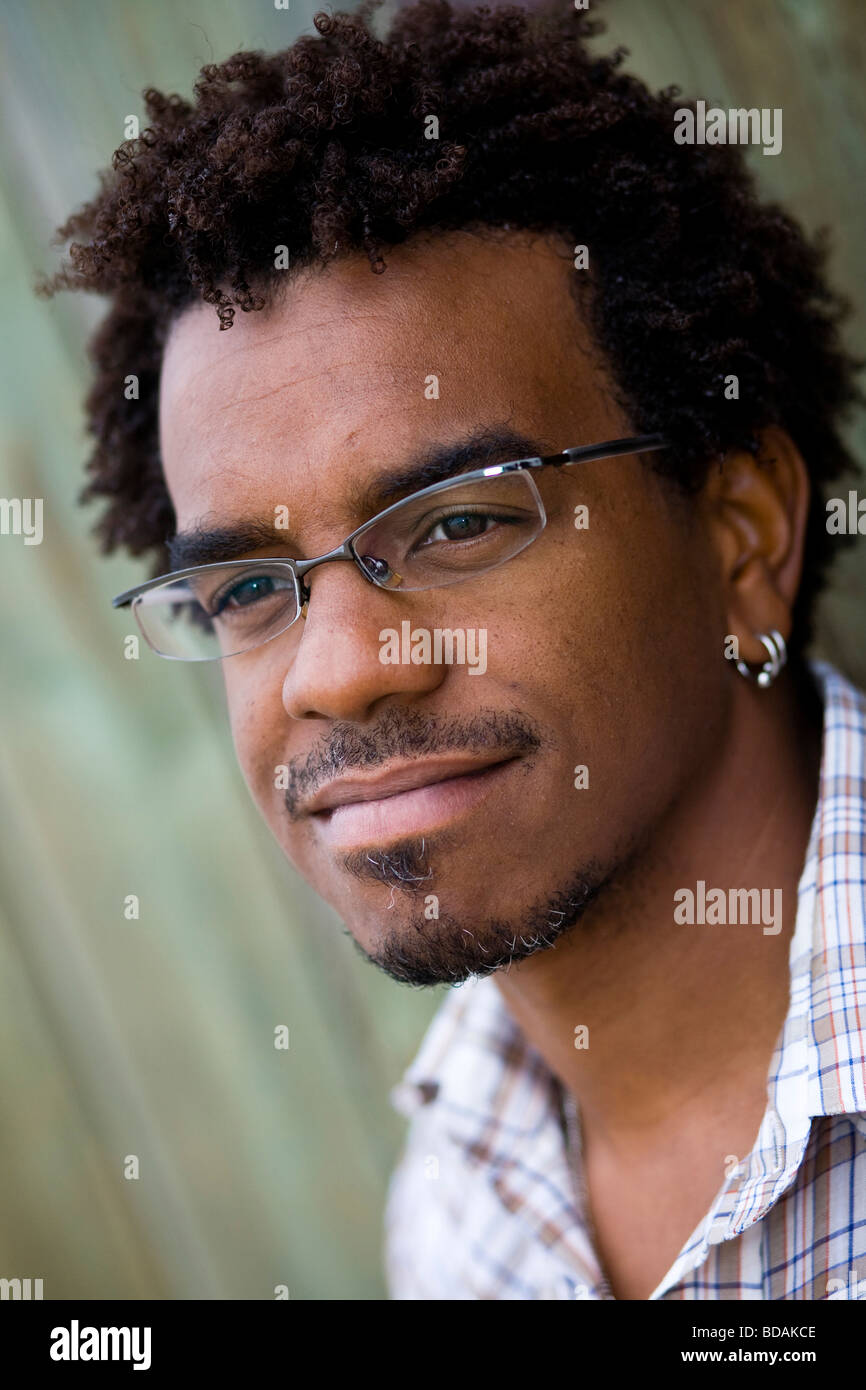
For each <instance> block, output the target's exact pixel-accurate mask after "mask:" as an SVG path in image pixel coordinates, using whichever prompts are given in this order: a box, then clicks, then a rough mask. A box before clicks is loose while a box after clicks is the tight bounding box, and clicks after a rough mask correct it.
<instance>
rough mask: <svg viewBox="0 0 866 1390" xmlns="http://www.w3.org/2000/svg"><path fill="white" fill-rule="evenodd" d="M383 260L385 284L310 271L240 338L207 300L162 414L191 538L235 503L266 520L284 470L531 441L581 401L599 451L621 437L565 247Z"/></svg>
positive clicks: (237, 511)
mask: <svg viewBox="0 0 866 1390" xmlns="http://www.w3.org/2000/svg"><path fill="white" fill-rule="evenodd" d="M386 258H387V263H388V264H387V269H386V270H385V272H384V273H383V274H381V275H374V274H373V273H372V272H371V270H370V266H369V262H368V261H367V259H366V257H355V258H351V259H346V260H345V261H340V262H334V263H333V264H332V265H330V266H329V267H327V268H325V269H324V270H318V269H317V270H315V271H310V272H307V271H302V272H301V273H300V274H299V275H298V276H297V277H296V278H295V279H294V280H291V281H287V283H286V286H285V288H284V289H282V290H281V292H280V293H279V294H278V295H277V296H276V297H275V298H274V300H273V301H272V302H270V303H269V304H268V307H266V308H265V309H264V310H262V311H253V312H252V313H248V314H244V313H242V312H240V311H238V312H237V313H236V315H235V321H234V324H233V326H232V328H231V329H230V330H228V331H226V332H220V331H219V327H218V322H217V317H216V313H215V311H214V309H213V308H212V306H210V305H196V306H195V307H194V308H191V309H189V310H187V311H186V312H185V314H184V315H183V316H182V317H181V319H180V320H179V321H178V323H177V324H176V325H175V327H174V329H173V332H172V334H171V336H170V338H169V342H168V344H167V347H166V353H165V359H164V366H163V376H162V389H161V411H160V433H161V443H162V454H163V464H164V468H165V473H166V479H167V482H168V486H169V490H170V492H171V494H172V499H173V501H174V503H175V509H176V511H177V512H178V523H179V526H180V527H181V528H183V526H184V525H185V524H188V523H189V521H190V520H191V519H199V518H201V517H202V516H203V515H205V514H208V513H211V514H212V513H213V512H214V511H215V512H220V513H222V512H224V511H225V509H226V505H227V502H228V494H229V492H230V493H231V512H232V514H233V516H235V517H237V516H239V515H241V514H244V513H246V512H247V510H248V509H249V507H250V506H251V505H252V504H253V502H254V501H255V502H256V503H257V504H258V508H257V509H258V510H260V509H261V503H262V496H261V491H262V489H261V483H262V480H263V479H267V478H268V477H269V475H270V477H271V478H276V477H280V476H285V478H286V480H287V482H288V481H290V480H291V479H292V478H295V479H296V478H297V473H298V470H299V469H300V470H302V471H304V470H309V478H310V480H311V481H312V480H313V479H315V481H316V482H317V483H319V484H320V485H322V486H325V487H327V485H328V478H327V476H326V474H328V473H333V476H334V477H336V476H337V474H338V473H342V477H343V480H344V481H347V480H348V479H347V473H349V472H350V473H352V474H356V473H357V472H358V471H359V470H360V471H362V472H363V471H366V469H367V467H368V466H369V468H370V469H375V468H381V466H382V464H383V463H390V462H391V461H393V462H394V464H395V466H397V467H399V465H400V462H401V461H402V459H403V458H408V457H409V455H410V454H414V453H417V450H418V446H419V444H424V443H425V442H429V443H430V444H433V443H434V442H436V440H437V439H442V440H445V439H448V438H453V437H455V436H456V435H457V434H465V433H467V432H468V431H471V430H472V429H473V428H474V427H475V426H476V425H477V424H480V423H482V422H487V421H490V420H494V419H495V420H515V419H516V418H518V417H519V423H520V427H521V428H522V429H523V430H524V432H525V431H526V426H527V424H528V423H530V421H529V419H528V417H529V416H531V415H532V414H533V411H534V412H535V413H536V419H535V420H534V421H532V422H531V423H532V424H533V431H532V432H534V433H536V434H542V435H544V437H546V438H556V437H557V436H558V435H559V433H560V430H559V429H558V428H557V420H556V415H557V412H558V411H560V410H561V409H562V403H563V401H564V400H567V399H568V398H569V396H571V397H572V398H573V399H575V400H576V399H578V398H582V400H583V409H582V410H581V415H583V417H584V418H585V419H586V431H585V432H586V439H587V441H588V442H592V441H593V440H594V439H595V438H604V437H606V436H605V435H604V433H603V432H602V433H599V430H601V429H602V425H601V418H602V417H603V414H604V411H603V408H601V409H599V403H598V402H597V400H596V398H597V397H598V395H599V392H598V388H597V386H593V387H590V384H589V375H590V370H591V366H592V362H591V356H592V354H591V353H587V351H586V336H585V330H584V336H583V339H582V341H581V339H580V332H581V330H580V325H579V316H578V312H577V308H576V304H575V301H574V298H573V297H572V295H571V294H570V292H569V275H571V276H573V275H574V274H575V273H576V272H575V271H574V269H573V267H572V266H571V262H568V265H567V267H566V266H564V264H563V259H562V253H561V248H559V247H558V246H555V245H552V244H550V243H545V242H541V243H539V241H538V239H536V240H535V241H532V242H529V243H527V241H526V239H525V238H520V237H517V238H512V239H505V240H502V239H499V240H493V241H488V240H486V239H482V238H478V237H466V236H465V235H464V236H462V237H457V238H448V239H444V240H442V241H441V242H440V241H436V240H430V241H427V242H426V243H421V244H414V245H407V246H404V247H397V248H394V249H393V250H392V251H390V252H388V253H387V256H386ZM389 277H390V278H389ZM557 317H561V319H562V320H563V322H562V323H561V324H557V322H556V320H557ZM576 345H577V346H582V347H583V350H582V351H576V350H575V349H576ZM594 402H595V403H594ZM597 411H598V413H599V416H600V418H599V421H598V423H597V424H594V423H593V419H592V416H593V414H594V413H596V412H597ZM562 428H563V429H565V425H564V424H563V426H562ZM572 432H573V429H572ZM559 442H560V445H562V446H565V445H570V444H575V443H580V442H582V438H581V437H580V436H578V437H576V438H572V437H571V434H570V433H569V437H568V438H567V439H566V438H564V437H563V438H562V439H561V440H560V441H559ZM340 460H342V461H343V464H344V465H349V467H345V466H344V467H340V466H338V465H339V464H340ZM256 494H258V495H256ZM344 495H345V494H344ZM278 500H284V499H278ZM346 500H347V502H348V500H349V499H348V498H347V499H346Z"/></svg>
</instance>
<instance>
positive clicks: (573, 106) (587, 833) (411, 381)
mask: <svg viewBox="0 0 866 1390" xmlns="http://www.w3.org/2000/svg"><path fill="white" fill-rule="evenodd" d="M564 10H565V7H558V8H557V11H556V12H554V11H551V12H549V13H548V14H547V15H546V16H539V15H533V16H529V15H527V14H525V13H523V12H521V11H520V10H517V9H503V10H500V11H498V12H494V13H490V12H486V11H484V10H483V9H481V10H477V11H471V12H459V11H456V10H452V9H451V8H449V6H448V5H447V4H445V3H444V2H443V0H421V3H418V4H416V5H414V6H413V7H411V8H408V9H405V10H403V11H402V12H400V13H398V15H397V17H396V19H395V20H394V22H393V24H392V28H391V30H390V32H389V34H388V36H387V38H385V39H377V38H376V37H375V35H374V33H373V31H372V29H371V28H370V19H369V15H368V14H367V12H366V11H365V13H363V14H361V15H359V16H356V17H354V18H353V17H349V16H339V15H338V16H326V15H320V16H317V18H316V27H317V28H318V30H319V32H320V35H321V37H320V38H318V39H313V38H305V39H301V40H299V41H298V42H297V43H296V44H295V45H294V46H293V47H292V48H291V49H289V50H287V51H286V52H285V53H281V54H275V55H271V56H265V55H255V54H240V55H237V56H236V57H235V58H234V59H232V60H230V61H229V62H228V63H226V64H223V65H213V66H210V67H208V68H206V69H205V70H204V73H203V75H202V78H201V80H200V82H199V84H198V85H197V87H196V94H195V103H194V104H190V103H187V102H185V101H182V100H181V99H180V98H176V97H172V98H166V97H163V96H162V95H160V94H159V93H156V92H151V93H149V94H148V110H149V116H150V120H151V126H150V130H149V133H148V132H145V135H143V136H142V138H141V140H140V141H137V142H131V143H129V144H127V145H126V146H124V147H123V148H122V150H121V151H120V152H119V154H118V155H117V156H116V157H115V173H114V175H112V176H110V177H108V178H106V179H105V180H104V183H103V187H102V190H101V192H100V194H99V196H98V197H97V198H96V199H95V200H94V202H93V203H91V204H89V205H88V206H87V207H86V208H84V209H83V210H82V211H81V212H79V213H78V214H77V215H76V216H75V217H73V218H71V219H70V221H69V223H68V224H67V225H66V227H65V228H64V229H63V231H64V233H65V235H67V236H68V237H74V238H75V245H74V246H73V248H72V251H71V262H72V263H71V266H70V267H69V268H67V270H66V271H64V272H62V273H61V274H60V275H59V276H58V277H56V279H55V282H54V286H55V287H56V286H58V285H66V286H79V287H86V288H91V289H95V290H98V291H101V292H103V293H106V294H108V295H109V296H110V298H111V307H110V310H109V313H108V316H107V318H106V320H105V322H104V324H103V326H102V328H101V329H100V331H99V332H98V334H97V337H96V339H95V342H94V345H93V351H94V357H95V361H96V365H97V371H98V376H97V380H96V382H95V384H94V387H93V389H92V392H91V395H90V398H89V410H90V419H91V426H92V428H93V431H94V433H95V436H96V441H97V444H96V450H95V453H94V456H93V459H92V461H91V473H92V477H91V482H90V485H89V488H88V493H87V495H88V496H91V497H92V496H99V497H102V498H107V499H108V507H107V509H106V511H105V513H104V516H103V519H102V521H101V523H100V528H101V534H102V537H103V540H104V542H105V545H106V547H107V548H113V547H116V546H120V545H122V546H126V547H128V548H129V549H130V551H131V552H133V553H142V552H147V553H149V554H150V555H151V557H152V559H153V560H154V575H155V581H150V582H148V583H145V584H140V585H138V586H137V587H136V588H135V589H133V590H130V591H129V592H128V593H127V594H125V595H122V596H119V598H118V600H117V602H118V603H119V604H121V605H126V604H131V606H132V608H133V611H134V612H135V614H136V617H137V619H138V621H139V624H140V626H141V629H142V631H143V633H144V635H145V636H146V638H147V640H148V641H149V643H150V644H151V645H152V646H153V647H154V649H155V650H156V651H158V652H160V653H161V654H162V655H164V656H169V657H181V658H184V659H202V658H207V659H221V660H222V663H223V665H222V669H223V671H224V675H225V682H226V690H227V696H228V708H229V713H230V718H231V723H232V729H233V734H234V740H235V746H236V749H237V754H238V758H239V760H240V764H241V766H242V768H243V771H244V774H245V776H246V779H247V782H248V784H249V787H250V790H251V792H252V795H253V796H254V798H255V800H256V802H257V804H258V806H259V807H260V809H261V812H262V814H263V816H264V818H265V820H266V821H267V823H268V825H269V827H270V829H271V831H272V833H273V834H274V835H275V837H276V838H277V840H278V842H279V843H280V845H281V846H282V847H283V849H284V851H285V853H286V855H287V857H288V858H289V859H290V860H291V862H292V863H293V864H294V865H295V866H296V867H297V868H298V869H299V870H300V871H301V873H302V874H303V875H304V876H305V877H306V878H308V879H309V880H310V882H311V883H312V884H313V885H314V886H315V887H316V889H317V890H318V891H319V892H320V893H321V894H322V896H323V897H324V898H326V899H327V901H328V902H329V903H331V904H332V905H333V906H334V908H335V909H336V910H337V911H338V912H339V913H340V915H341V916H342V918H343V920H344V921H345V922H346V924H347V926H348V928H349V930H350V931H351V933H352V935H353V937H354V939H355V941H356V942H357V943H358V945H359V947H360V948H361V950H362V951H363V952H364V953H365V954H366V955H367V956H368V957H369V959H370V960H372V961H373V962H375V963H376V964H378V965H379V966H380V967H382V968H383V969H384V970H386V971H387V972H388V973H389V974H390V975H392V976H393V977H394V978H395V979H396V980H398V981H402V982H406V983H409V984H419V985H432V984H440V983H452V984H456V985H460V986H461V987H460V988H455V989H454V990H453V992H451V993H450V994H449V995H448V996H447V998H446V1000H445V1002H444V1004H443V1005H442V1007H441V1009H440V1012H439V1014H438V1015H437V1017H436V1019H435V1020H434V1023H433V1025H432V1028H431V1030H430V1033H429V1034H428V1037H427V1039H426V1040H425V1042H424V1045H423V1047H422V1049H421V1052H420V1054H419V1056H418V1058H417V1059H416V1062H415V1063H414V1064H413V1067H412V1068H411V1069H410V1072H409V1074H408V1076H407V1078H406V1080H405V1083H404V1085H403V1086H402V1087H401V1088H399V1089H398V1091H397V1092H396V1093H395V1101H396V1103H397V1104H398V1105H399V1106H400V1107H401V1108H402V1109H403V1110H404V1111H405V1112H406V1113H407V1114H411V1115H412V1125H411V1129H410V1133H409V1138H408V1142H407V1147H406V1150H405V1153H404V1155H403V1157H402V1160H401V1164H400V1166H399V1168H398V1170H397V1173H396V1175H395V1177H394V1179H393V1183H392V1189H391V1195H390V1200H389V1208H388V1214H387V1227H388V1241H387V1264H388V1270H389V1276H390V1280H391V1290H392V1293H393V1295H394V1296H395V1297H396V1298H437V1299H439V1298H442V1299H450V1298H455V1299H464V1298H467V1299H474V1298H478V1299H490V1298H506V1299H508V1298H518V1299H521V1298H527V1299H533V1298H589V1299H596V1298H602V1297H610V1296H614V1297H616V1298H625V1299H629V1298H631V1299H648V1298H656V1299H659V1298H666V1299H678V1298H698V1299H702V1298H707V1299H712V1298H726V1299H753V1298H763V1299H824V1298H827V1297H835V1296H841V1297H855V1296H857V1293H856V1290H857V1288H858V1287H859V1286H858V1284H857V1282H856V1280H855V1281H854V1282H853V1283H852V1281H851V1278H850V1271H851V1270H855V1271H856V1269H857V1268H858V1262H859V1268H860V1269H861V1270H862V1271H863V1275H864V1276H866V1195H864V1192H866V1189H864V1175H866V1116H864V1112H866V1069H864V1050H863V1040H864V1039H863V1022H862V1020H863V1019H864V1017H866V1014H864V1012H863V1009H864V1006H866V999H864V997H863V995H864V990H866V958H864V887H863V884H864V863H866V783H864V777H866V771H864V768H866V759H864V750H866V701H864V697H863V696H862V695H861V694H860V693H859V692H858V691H857V690H855V689H854V688H853V687H852V686H851V685H850V684H849V683H848V682H847V681H846V680H845V679H844V677H843V676H842V675H841V674H840V673H838V672H836V671H834V670H832V669H831V668H829V667H827V666H810V665H809V663H808V662H807V661H806V660H805V658H804V654H803V653H804V647H805V644H806V641H807V639H808V637H809V634H810V627H809V621H810V610H811V605H812V602H813V600H814V597H815V594H816V592H817V590H818V588H819V586H820V582H821V579H822V576H823V573H824V570H825V568H826V565H827V564H828V562H829V560H830V559H831V558H832V555H833V552H834V547H835V546H837V545H838V544H839V543H840V542H839V538H838V537H836V536H833V535H831V534H830V532H829V531H828V529H827V526H826V525H825V509H824V502H823V498H822V496H821V488H822V487H823V486H824V485H825V484H826V483H827V482H828V481H830V480H832V479H835V478H837V477H838V476H840V475H841V474H842V472H843V471H844V470H845V469H846V468H847V467H850V465H851V460H850V459H849V457H848V455H847V454H846V452H845V449H844V446H843V444H842V442H841V439H840V435H839V433H838V429H839V421H840V417H841V416H842V414H843V412H844V411H845V409H846V408H847V407H848V406H849V405H850V404H851V403H852V402H853V400H854V399H855V394H856V393H855V389H854V385H853V371H854V367H853V363H852V361H851V359H850V358H849V357H847V356H846V354H845V352H844V351H843V349H842V347H841V345H840V342H839V339H838V321H839V318H840V316H841V308H840V305H839V303H838V302H837V300H836V299H834V297H833V296H832V294H830V292H829V291H828V289H827V287H826V285H825V283H824V280H823V262H822V257H821V254H820V253H819V252H818V251H817V250H816V249H815V248H813V247H812V246H811V245H810V244H809V243H808V242H807V241H806V240H805V238H804V237H803V235H802V233H801V232H800V231H799V229H798V228H797V227H796V225H795V224H794V223H793V222H792V221H791V220H790V219H789V218H788V217H786V216H785V215H784V214H783V213H782V212H781V211H780V210H779V209H778V208H775V207H767V206H764V205H762V204H761V203H760V202H759V201H758V199H757V197H756V195H755V193H754V191H753V189H752V187H751V184H750V182H749V179H748V178H747V176H746V174H745V172H744V166H743V162H742V154H741V152H740V151H738V150H736V149H734V148H732V147H730V146H723V145H715V146H713V145H709V144H708V145H705V146H700V147H698V146H694V145H689V144H687V143H685V144H684V143H680V142H679V141H678V140H676V139H675V138H674V136H675V130H676V129H677V128H678V122H677V119H676V110H677V109H678V108H677V107H676V103H675V101H674V100H673V98H672V96H671V94H666V95H662V96H658V97H656V96H653V95H651V94H650V93H649V92H648V91H647V90H646V89H645V88H644V87H643V86H642V85H641V84H640V83H639V82H637V81H636V80H635V79H633V78H629V77H626V76H624V75H623V74H622V73H621V72H620V71H619V62H620V57H619V55H616V56H615V57H614V58H611V59H601V58H598V57H596V56H591V55H590V54H589V52H588V49H587V47H586V44H585V39H586V36H587V34H588V33H589V32H591V29H590V25H589V24H588V22H587V21H586V19H585V18H584V17H583V16H581V15H580V14H579V13H575V12H573V11H572V12H569V13H565V12H564ZM560 11H562V12H561V13H560ZM371 270H372V271H374V272H376V273H371ZM238 307H239V308H240V309H241V310H242V311H243V312H241V313H240V314H238V313H236V312H235V311H236V309H237V308H238ZM218 328H220V329H230V330H231V331H230V332H220V331H217V329H218ZM130 373H134V375H135V377H136V378H137V381H138V394H137V396H135V395H134V393H133V399H132V400H130V399H127V397H128V395H129V394H130V393H129V392H125V391H124V389H123V382H124V380H125V379H126V378H127V376H128V374H130ZM504 464H509V465H512V466H510V467H507V468H502V467H501V465H504ZM399 504H402V505H399ZM166 540H167V544H166ZM290 562H291V563H290ZM858 1008H859V1012H858ZM852 1290H853V1292H852Z"/></svg>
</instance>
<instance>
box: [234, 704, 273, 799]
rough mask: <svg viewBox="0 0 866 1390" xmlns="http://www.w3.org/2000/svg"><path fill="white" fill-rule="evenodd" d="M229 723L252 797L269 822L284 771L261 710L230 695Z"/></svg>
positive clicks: (239, 761)
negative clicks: (274, 750) (274, 749)
mask: <svg viewBox="0 0 866 1390" xmlns="http://www.w3.org/2000/svg"><path fill="white" fill-rule="evenodd" d="M229 723H230V726H231V732H232V740H233V742H234V747H235V756H236V758H237V761H238V766H239V767H240V769H241V772H242V773H243V776H244V780H245V781H246V784H247V786H248V787H249V789H250V792H251V794H252V797H253V800H254V801H255V803H256V805H257V806H258V807H259V809H260V810H261V811H262V813H263V814H264V815H265V817H266V819H267V820H268V821H269V822H271V823H272V822H273V818H274V814H275V808H276V806H277V804H278V803H279V801H280V797H279V791H278V788H279V781H280V777H281V776H282V778H283V780H285V777H286V775H287V767H285V766H284V767H283V768H282V770H281V768H280V765H279V756H278V755H277V754H275V753H274V752H273V748H272V745H271V744H269V740H268V737H267V725H266V722H265V719H264V714H263V711H262V710H261V709H259V708H258V707H257V706H256V704H255V703H254V702H253V701H250V700H246V701H233V700H232V699H231V697H230V698H229Z"/></svg>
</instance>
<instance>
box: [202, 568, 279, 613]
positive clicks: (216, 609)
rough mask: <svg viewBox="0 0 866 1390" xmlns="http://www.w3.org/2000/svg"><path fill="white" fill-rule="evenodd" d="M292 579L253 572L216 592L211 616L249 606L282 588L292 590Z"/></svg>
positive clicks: (211, 606)
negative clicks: (286, 579)
mask: <svg viewBox="0 0 866 1390" xmlns="http://www.w3.org/2000/svg"><path fill="white" fill-rule="evenodd" d="M291 588H292V585H291V582H290V581H285V580H281V579H278V578H277V577H276V576H275V575H272V574H251V575H247V576H246V577H245V578H244V579H239V580H236V581H235V583H233V584H232V585H231V586H230V587H228V588H225V589H223V590H222V591H221V592H220V593H218V594H216V595H215V596H214V598H213V599H212V601H211V605H210V611H211V616H212V617H214V618H216V617H219V615H220V614H221V613H223V612H225V611H226V609H228V610H229V611H231V610H232V609H233V608H248V607H249V606H250V605H251V604H254V603H259V602H261V600H262V599H266V598H270V597H271V596H272V595H273V594H275V593H278V592H280V591H281V590H286V589H289V590H291Z"/></svg>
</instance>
